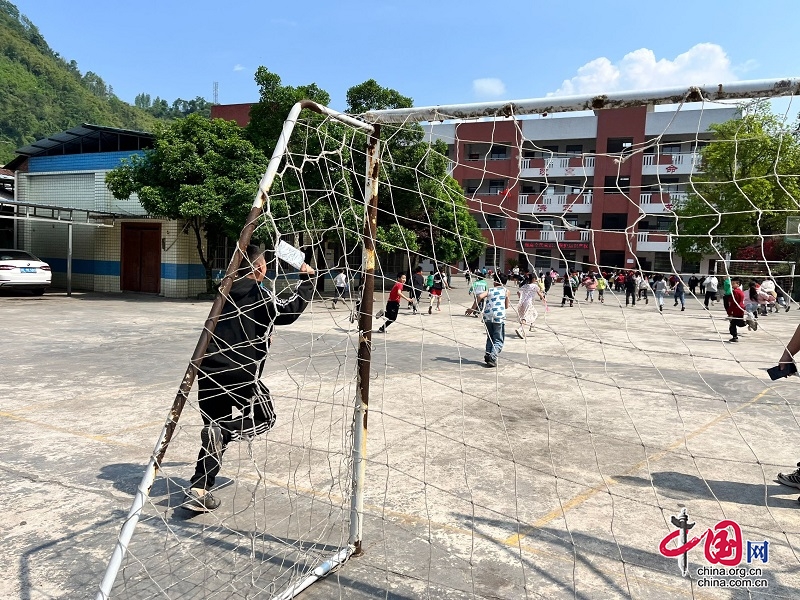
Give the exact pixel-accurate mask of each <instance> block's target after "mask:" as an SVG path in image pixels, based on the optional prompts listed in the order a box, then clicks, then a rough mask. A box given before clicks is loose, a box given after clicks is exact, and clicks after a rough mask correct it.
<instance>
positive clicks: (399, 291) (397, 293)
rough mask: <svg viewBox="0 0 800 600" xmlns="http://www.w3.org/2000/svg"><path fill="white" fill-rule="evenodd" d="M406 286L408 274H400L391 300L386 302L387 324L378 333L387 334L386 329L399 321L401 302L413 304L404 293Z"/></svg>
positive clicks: (391, 293) (390, 293)
mask: <svg viewBox="0 0 800 600" xmlns="http://www.w3.org/2000/svg"><path fill="white" fill-rule="evenodd" d="M405 284H406V274H405V273H398V274H397V282H395V284H394V286H393V287H392V291H391V292H389V299H388V300H387V301H386V312H385V313H384V314H385V315H386V322H385V323H384V324H383V325H381V327H380V329H378V333H385V332H386V328H387V327H389V325H391V324H392V323H394V322H395V320H396V319H397V313H398V312H399V311H400V300H401V299H402V300H405V301H406V302H411V299H410V298H409V297H408V296H406V295H405V294H404V293H403V288H404V287H405Z"/></svg>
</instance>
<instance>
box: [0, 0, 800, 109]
mask: <svg viewBox="0 0 800 600" xmlns="http://www.w3.org/2000/svg"><path fill="white" fill-rule="evenodd" d="M12 1H14V2H15V4H16V5H17V7H18V8H19V9H20V11H21V12H22V13H23V14H25V15H27V16H28V18H30V19H31V21H33V23H34V24H35V25H36V26H37V27H38V28H39V30H40V31H41V32H42V34H43V35H44V37H45V39H46V40H47V42H48V43H49V44H50V46H51V47H52V48H53V49H54V50H55V51H56V52H59V53H60V54H61V55H62V56H64V57H65V58H66V59H67V60H76V61H77V62H78V67H79V68H80V70H81V71H82V72H86V71H94V72H95V73H97V74H98V75H100V76H101V77H102V78H103V79H104V80H105V81H106V83H108V84H110V85H111V86H113V88H114V92H115V93H116V95H117V96H119V97H120V98H121V99H122V100H125V101H127V102H131V103H132V102H133V100H134V97H135V96H136V94H138V93H140V92H147V93H149V94H150V95H151V97H153V98H155V96H161V97H162V98H165V99H167V100H168V101H170V102H171V101H173V100H175V99H176V98H178V97H180V98H184V99H191V98H194V97H196V96H202V97H204V98H206V99H209V100H211V98H212V89H213V82H215V81H217V82H219V101H220V102H221V103H223V104H229V103H238V102H251V101H255V100H257V99H258V89H257V87H256V85H255V83H254V82H253V73H254V72H255V70H256V68H257V67H258V66H259V65H264V66H266V67H267V68H269V69H270V70H271V71H273V72H275V73H277V74H278V75H280V76H281V78H282V79H283V82H284V83H285V84H289V85H300V84H307V83H312V82H314V83H316V84H317V85H319V86H320V87H322V88H323V89H325V90H327V91H328V92H329V93H330V94H331V104H332V106H333V107H334V108H340V109H341V108H344V106H345V93H346V91H347V88H349V87H350V86H352V85H355V84H358V83H361V82H362V81H365V80H367V79H370V78H374V79H376V80H377V81H378V82H379V83H380V84H381V85H384V86H387V87H392V88H395V89H397V90H398V91H400V92H401V93H403V94H405V95H407V96H411V97H412V98H413V99H414V103H415V104H416V105H417V106H424V105H432V104H450V103H462V102H477V101H482V100H499V99H519V98H535V97H542V96H545V95H547V94H552V93H557V94H563V93H566V92H570V93H584V92H585V93H590V92H602V91H605V92H610V91H616V90H621V89H645V88H648V87H649V88H654V87H655V88H662V87H671V86H683V85H690V84H709V83H722V82H728V81H734V80H742V79H772V78H779V77H786V76H800V62H798V60H797V57H798V56H800V36H798V35H797V33H796V31H795V29H796V27H797V23H798V22H800V2H798V1H797V0H769V1H767V2H743V1H741V0H739V1H737V0H727V1H724V2H723V1H717V0H700V1H697V0H695V1H693V2H685V1H681V0H675V1H673V2H645V1H640V2H629V1H627V0H619V1H614V0H608V1H606V2H597V1H584V0H572V1H570V2H566V1H561V2H553V1H549V2H544V1H528V2H523V1H514V0H495V2H485V1H484V2H473V1H471V0H460V1H457V2H450V1H446V2H444V1H437V0H429V1H427V2H421V1H417V0H403V1H402V2H382V1H380V0H373V1H372V2H362V1H337V2H320V1H319V0H306V1H305V2H295V3H290V2H275V1H269V0H262V1H255V0H252V1H246V0H240V1H233V2H218V1H217V2H209V1H207V0H193V1H191V2H172V1H170V0H161V1H159V2H154V1H152V0H139V1H136V2H116V1H109V0H70V1H65V0H12ZM795 106H797V105H795ZM798 108H800V106H798ZM793 112H794V113H795V114H796V113H797V110H794V111H793Z"/></svg>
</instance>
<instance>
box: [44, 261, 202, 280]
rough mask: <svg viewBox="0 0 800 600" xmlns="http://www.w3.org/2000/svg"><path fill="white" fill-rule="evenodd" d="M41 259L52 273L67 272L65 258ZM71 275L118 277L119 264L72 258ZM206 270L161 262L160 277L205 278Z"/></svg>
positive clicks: (177, 278)
mask: <svg viewBox="0 0 800 600" xmlns="http://www.w3.org/2000/svg"><path fill="white" fill-rule="evenodd" d="M42 260H43V261H45V262H46V263H47V264H49V265H50V268H51V269H52V272H53V273H66V272H67V259H65V258H47V257H42ZM72 273H73V275H107V276H110V277H119V273H120V264H119V261H118V260H91V259H85V258H73V259H72ZM205 278H206V270H205V269H204V268H203V265H196V264H178V263H161V279H176V280H187V279H205Z"/></svg>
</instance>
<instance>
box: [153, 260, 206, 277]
mask: <svg viewBox="0 0 800 600" xmlns="http://www.w3.org/2000/svg"><path fill="white" fill-rule="evenodd" d="M205 278H206V270H205V268H204V267H203V265H196V264H186V263H184V264H178V263H161V279H205Z"/></svg>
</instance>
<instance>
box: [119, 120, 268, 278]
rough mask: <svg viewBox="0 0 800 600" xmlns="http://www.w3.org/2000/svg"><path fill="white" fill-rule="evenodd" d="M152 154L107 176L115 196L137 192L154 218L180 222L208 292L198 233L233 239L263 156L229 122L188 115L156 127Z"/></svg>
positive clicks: (205, 260) (208, 271) (136, 158)
mask: <svg viewBox="0 0 800 600" xmlns="http://www.w3.org/2000/svg"><path fill="white" fill-rule="evenodd" d="M155 135H156V139H155V143H154V146H153V148H152V150H147V151H145V154H144V157H140V156H133V157H131V159H130V160H127V161H125V162H124V163H123V164H122V165H121V166H119V167H117V168H116V169H114V170H113V171H111V172H109V173H108V174H107V175H106V183H107V185H108V189H109V190H111V193H112V194H113V195H114V197H115V198H118V199H125V198H129V197H130V196H131V195H132V194H137V195H138V197H139V201H140V202H141V203H142V206H143V207H144V209H145V210H146V211H147V212H148V213H149V214H151V215H153V216H155V217H161V218H166V219H182V220H185V221H186V222H187V223H188V224H189V225H190V227H191V228H192V231H194V234H195V239H196V240H197V252H198V255H199V257H200V261H201V262H202V263H203V266H204V267H205V269H206V280H207V285H208V289H209V290H210V289H211V265H210V261H209V257H208V256H207V255H206V253H205V251H204V250H203V244H202V235H201V233H202V232H203V231H205V232H206V233H207V234H209V235H215V234H217V233H224V234H225V235H227V236H228V237H231V238H238V237H239V233H240V231H241V229H242V226H243V225H244V223H245V220H246V217H247V213H248V212H249V210H250V207H251V205H252V200H253V195H254V190H255V187H256V184H257V183H258V181H259V180H260V179H261V176H262V174H263V172H264V170H265V169H266V166H267V158H266V156H265V155H264V154H263V153H262V152H260V151H259V150H257V149H256V148H255V147H254V146H253V145H252V144H251V143H250V142H249V141H248V140H247V139H245V137H244V134H243V130H242V129H241V128H240V127H239V126H238V125H236V124H235V123H233V122H230V121H224V120H222V119H214V120H209V119H206V118H204V117H202V116H200V115H189V116H188V117H186V118H185V119H179V120H177V121H174V122H172V123H170V124H168V125H166V124H162V125H159V126H157V127H156V132H155Z"/></svg>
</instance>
